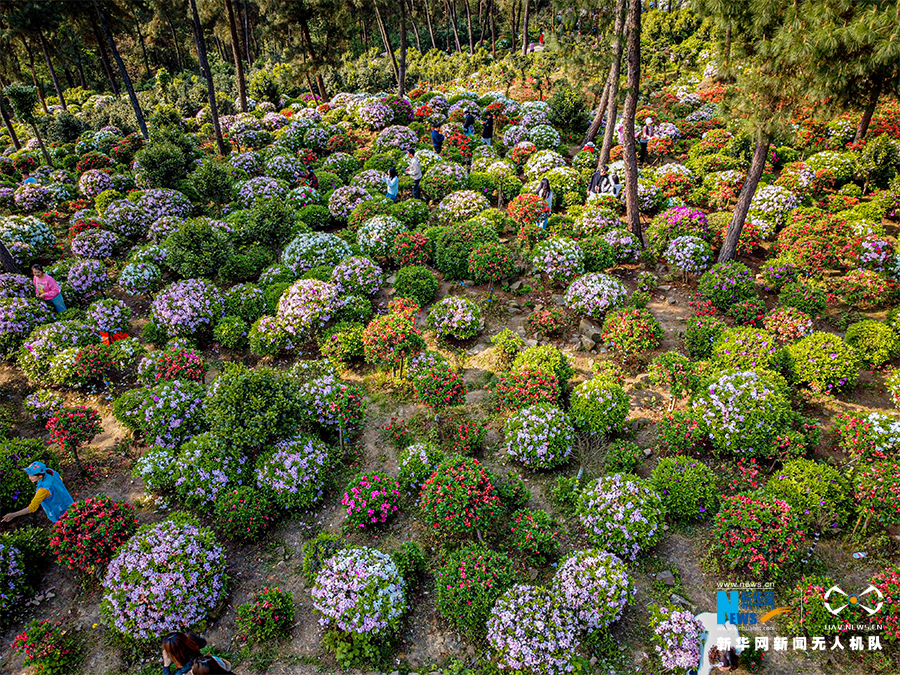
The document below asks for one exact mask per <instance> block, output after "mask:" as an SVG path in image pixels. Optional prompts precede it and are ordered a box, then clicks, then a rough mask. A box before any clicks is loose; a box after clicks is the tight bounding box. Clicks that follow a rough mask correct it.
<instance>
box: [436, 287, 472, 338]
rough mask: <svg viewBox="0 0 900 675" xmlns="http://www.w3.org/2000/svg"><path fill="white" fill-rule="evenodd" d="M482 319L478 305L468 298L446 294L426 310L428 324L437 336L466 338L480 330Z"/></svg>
mask: <svg viewBox="0 0 900 675" xmlns="http://www.w3.org/2000/svg"><path fill="white" fill-rule="evenodd" d="M482 323H483V319H482V317H481V310H480V309H478V305H476V304H475V303H474V302H472V301H471V300H469V299H468V298H461V297H457V296H448V297H446V298H444V299H443V300H441V301H440V302H438V303H435V305H434V306H433V307H432V308H431V311H429V312H428V325H430V326H431V327H432V328H433V329H434V331H435V332H436V333H437V334H438V337H442V338H453V339H454V340H466V339H468V338H472V337H475V336H476V335H478V332H479V331H480V330H481V327H482Z"/></svg>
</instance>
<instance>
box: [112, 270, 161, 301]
mask: <svg viewBox="0 0 900 675" xmlns="http://www.w3.org/2000/svg"><path fill="white" fill-rule="evenodd" d="M118 282H119V286H120V287H121V288H122V290H123V291H125V292H126V293H127V294H128V295H140V294H142V293H150V292H152V291H154V290H156V289H157V288H159V285H160V284H161V283H162V270H161V269H160V268H159V267H157V266H156V265H150V264H145V263H128V264H127V265H125V267H123V268H122V271H121V272H119V278H118Z"/></svg>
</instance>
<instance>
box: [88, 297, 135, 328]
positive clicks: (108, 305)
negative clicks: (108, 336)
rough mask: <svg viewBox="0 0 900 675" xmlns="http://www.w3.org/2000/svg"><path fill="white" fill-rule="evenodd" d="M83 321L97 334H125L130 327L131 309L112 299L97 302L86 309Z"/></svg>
mask: <svg viewBox="0 0 900 675" xmlns="http://www.w3.org/2000/svg"><path fill="white" fill-rule="evenodd" d="M85 321H87V323H88V324H90V326H91V327H92V328H93V329H94V330H95V331H96V332H98V333H101V332H105V333H125V332H128V328H129V326H130V325H131V308H130V307H129V306H128V305H126V304H125V303H124V302H122V301H121V300H116V299H114V298H107V299H106V300H97V301H96V302H94V303H91V306H90V307H88V308H87V314H86V316H85Z"/></svg>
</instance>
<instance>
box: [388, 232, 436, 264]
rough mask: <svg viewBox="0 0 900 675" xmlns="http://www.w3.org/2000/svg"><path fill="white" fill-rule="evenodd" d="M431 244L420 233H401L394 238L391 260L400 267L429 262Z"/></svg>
mask: <svg viewBox="0 0 900 675" xmlns="http://www.w3.org/2000/svg"><path fill="white" fill-rule="evenodd" d="M432 248H433V245H432V242H431V240H430V239H429V238H428V237H427V236H425V235H424V234H422V233H421V232H405V231H404V232H401V233H400V234H398V235H397V236H396V237H395V238H394V245H393V249H392V250H391V260H392V261H393V262H394V263H395V264H397V265H399V266H400V267H407V266H415V265H425V264H427V263H429V262H431V257H432Z"/></svg>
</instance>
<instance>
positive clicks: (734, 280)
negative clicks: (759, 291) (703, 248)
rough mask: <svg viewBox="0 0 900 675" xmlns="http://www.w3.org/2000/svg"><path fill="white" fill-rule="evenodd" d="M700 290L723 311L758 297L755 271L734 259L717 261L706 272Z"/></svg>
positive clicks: (701, 279)
mask: <svg viewBox="0 0 900 675" xmlns="http://www.w3.org/2000/svg"><path fill="white" fill-rule="evenodd" d="M698 290H699V291H700V295H701V296H703V297H704V298H705V299H706V300H709V301H710V302H712V303H713V304H714V305H715V306H716V308H718V309H720V310H722V311H725V310H726V309H728V308H729V307H731V306H732V305H734V304H736V303H738V302H743V301H744V300H750V299H752V298H755V297H756V288H755V287H754V284H753V273H752V272H751V271H750V269H749V268H748V267H747V266H746V265H743V264H741V263H739V262H736V261H734V260H729V261H728V262H723V263H717V264H715V265H713V266H712V267H711V268H709V269H708V270H707V271H706V272H704V273H703V276H701V277H700V283H699V285H698Z"/></svg>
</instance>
